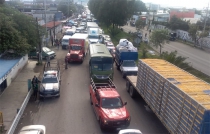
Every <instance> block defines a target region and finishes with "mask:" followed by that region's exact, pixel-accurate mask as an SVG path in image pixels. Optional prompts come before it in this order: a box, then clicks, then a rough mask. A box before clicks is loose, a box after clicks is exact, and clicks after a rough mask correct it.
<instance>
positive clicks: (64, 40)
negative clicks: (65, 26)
mask: <svg viewBox="0 0 210 134" xmlns="http://www.w3.org/2000/svg"><path fill="white" fill-rule="evenodd" d="M70 37H71V36H70V35H64V36H63V38H62V42H61V46H62V49H67V48H68V47H69V38H70Z"/></svg>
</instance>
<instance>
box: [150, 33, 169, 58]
mask: <svg viewBox="0 0 210 134" xmlns="http://www.w3.org/2000/svg"><path fill="white" fill-rule="evenodd" d="M168 38H169V36H168V31H166V30H155V31H153V32H152V35H151V36H150V42H151V43H152V45H153V46H154V47H156V48H158V47H159V49H160V55H161V53H162V48H163V46H164V45H165V44H166V43H168V42H169V40H168Z"/></svg>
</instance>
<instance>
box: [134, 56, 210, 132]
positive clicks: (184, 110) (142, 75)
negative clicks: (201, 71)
mask: <svg viewBox="0 0 210 134" xmlns="http://www.w3.org/2000/svg"><path fill="white" fill-rule="evenodd" d="M136 85H137V89H138V90H139V93H140V94H141V96H142V97H143V98H144V100H145V101H146V102H147V104H148V105H149V106H150V108H151V109H152V110H153V111H154V112H155V113H156V115H157V116H158V118H159V119H160V120H161V122H162V123H163V124H164V125H165V126H166V128H167V129H168V130H169V132H171V133H180V134H183V133H189V134H210V85H209V84H207V83H205V82H203V81H202V80H200V79H198V78H196V77H195V76H193V75H191V74H189V73H187V72H185V71H184V70H182V69H180V68H178V67H176V66H174V65H172V64H170V63H168V62H166V61H164V60H160V59H144V60H139V70H138V76H137V84H136Z"/></svg>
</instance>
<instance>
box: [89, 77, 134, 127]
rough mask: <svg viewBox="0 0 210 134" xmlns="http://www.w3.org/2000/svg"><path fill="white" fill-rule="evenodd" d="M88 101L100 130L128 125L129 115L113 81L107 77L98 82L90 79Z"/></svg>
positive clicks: (125, 103)
mask: <svg viewBox="0 0 210 134" xmlns="http://www.w3.org/2000/svg"><path fill="white" fill-rule="evenodd" d="M89 92H90V103H91V106H92V108H93V110H94V112H95V114H96V118H97V120H98V121H99V124H100V128H101V130H105V129H106V128H112V129H122V128H127V127H128V126H129V125H130V121H131V117H130V114H129V112H128V110H127V109H126V107H125V105H127V102H123V101H122V98H121V97H120V95H119V93H118V92H117V90H116V86H115V85H114V83H113V82H112V81H111V80H110V79H108V80H107V81H103V82H100V83H97V82H94V81H93V80H92V79H91V84H90V89H89Z"/></svg>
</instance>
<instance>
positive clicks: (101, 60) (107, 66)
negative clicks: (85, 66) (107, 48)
mask: <svg viewBox="0 0 210 134" xmlns="http://www.w3.org/2000/svg"><path fill="white" fill-rule="evenodd" d="M112 60H113V59H112V58H111V57H93V58H92V59H91V66H92V69H93V70H97V71H109V70H112V64H113V61H112Z"/></svg>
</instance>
